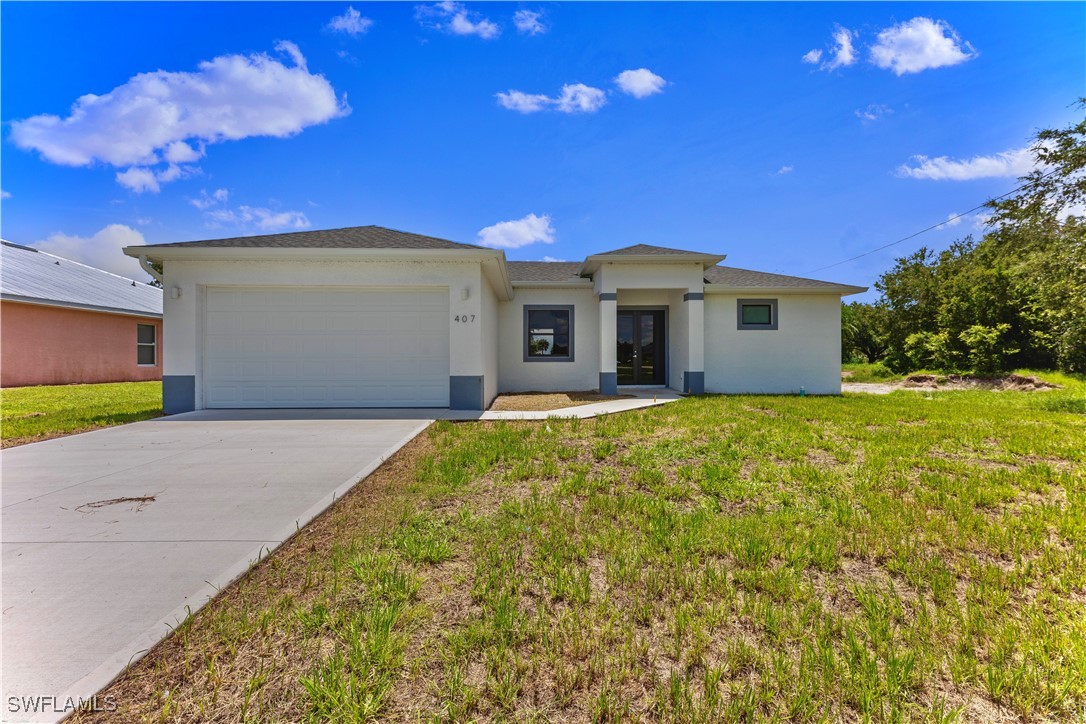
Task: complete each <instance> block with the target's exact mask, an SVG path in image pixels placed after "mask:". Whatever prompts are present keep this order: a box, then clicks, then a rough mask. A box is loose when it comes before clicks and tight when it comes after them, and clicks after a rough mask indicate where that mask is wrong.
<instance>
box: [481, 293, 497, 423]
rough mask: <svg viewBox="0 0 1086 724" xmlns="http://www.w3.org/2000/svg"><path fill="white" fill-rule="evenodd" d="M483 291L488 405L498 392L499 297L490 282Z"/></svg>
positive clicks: (484, 368) (484, 378)
mask: <svg viewBox="0 0 1086 724" xmlns="http://www.w3.org/2000/svg"><path fill="white" fill-rule="evenodd" d="M484 281H485V280H484ZM482 291H483V319H482V327H481V331H482V335H483V400H484V403H483V404H484V407H486V406H489V405H490V403H491V401H492V400H493V399H494V398H495V397H496V396H497V394H498V297H497V295H496V294H495V293H494V290H493V289H491V288H490V285H489V284H485V283H484V284H483V285H482Z"/></svg>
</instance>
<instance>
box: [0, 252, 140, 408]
mask: <svg viewBox="0 0 1086 724" xmlns="http://www.w3.org/2000/svg"><path fill="white" fill-rule="evenodd" d="M161 344H162V290H161V289H158V288H157V287H152V286H150V285H148V284H144V283H142V282H137V281H133V280H132V279H125V278H124V277H120V276H117V275H116V274H111V273H109V272H107V271H102V270H101V269H95V268H94V267H90V266H87V265H85V264H80V263H79V262H76V261H71V260H70V259H64V258H62V257H59V256H54V255H52V254H47V253H46V252H44V251H38V250H37V249H31V248H30V247H27V246H20V245H18V244H12V243H11V242H7V241H5V242H3V245H2V246H0V386H3V387H22V386H25V385H67V384H74V383H87V382H129V381H142V380H158V379H161V378H162V364H161V354H160V347H161Z"/></svg>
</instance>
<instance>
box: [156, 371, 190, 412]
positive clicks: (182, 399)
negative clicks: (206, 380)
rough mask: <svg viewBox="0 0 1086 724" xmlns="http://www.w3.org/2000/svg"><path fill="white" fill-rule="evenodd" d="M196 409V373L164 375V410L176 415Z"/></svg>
mask: <svg viewBox="0 0 1086 724" xmlns="http://www.w3.org/2000/svg"><path fill="white" fill-rule="evenodd" d="M195 409H196V375H162V412H164V413H165V414H167V415H176V414H178V413H180V412H192V411H193V410H195Z"/></svg>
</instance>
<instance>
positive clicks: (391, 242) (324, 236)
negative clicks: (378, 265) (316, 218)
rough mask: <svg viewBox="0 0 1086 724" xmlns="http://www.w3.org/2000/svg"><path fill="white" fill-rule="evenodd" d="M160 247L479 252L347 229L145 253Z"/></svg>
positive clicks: (378, 230) (429, 239)
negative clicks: (452, 250)
mask: <svg viewBox="0 0 1086 724" xmlns="http://www.w3.org/2000/svg"><path fill="white" fill-rule="evenodd" d="M164 247H205V248H206V247H223V248H234V249H483V248H484V247H481V246H474V245H472V244H461V243H459V242H456V241H449V240H448V239H439V238H437V237H435V236H423V235H421V234H412V233H409V232H406V231H397V230H395V229H386V228H384V227H383V226H349V227H347V228H344V229H321V230H317V231H292V232H290V233H286V234H265V235H264V236H239V237H233V238H230V239H206V240H204V241H180V242H175V243H173V244H148V245H147V248H148V249H160V248H164Z"/></svg>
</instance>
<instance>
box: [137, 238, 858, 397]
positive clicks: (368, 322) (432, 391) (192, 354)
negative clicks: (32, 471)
mask: <svg viewBox="0 0 1086 724" xmlns="http://www.w3.org/2000/svg"><path fill="white" fill-rule="evenodd" d="M125 253H126V254H128V255H129V256H133V257H138V258H140V260H141V263H142V264H143V265H144V268H148V263H149V262H150V261H153V262H160V263H162V265H163V268H164V272H163V284H164V285H165V290H166V294H165V302H166V306H165V325H166V345H165V349H164V350H163V352H164V354H163V361H164V364H165V367H164V372H165V374H164V376H163V397H164V407H165V410H166V412H167V413H174V412H182V411H186V410H193V409H202V408H213V407H223V408H235V407H272V408H274V407H452V408H456V409H469V410H479V409H484V408H486V407H487V406H488V405H489V404H490V402H491V400H493V398H494V396H495V395H497V394H498V393H499V392H517V391H528V390H539V391H560V390H588V389H599V390H600V391H601V392H604V393H608V394H611V393H615V392H616V390H620V389H621V388H622V387H623V386H624V385H636V386H648V385H661V386H667V387H671V388H674V389H676V390H679V391H683V392H690V393H700V392H756V393H760V392H764V393H798V392H800V391H801V390H805V391H806V392H808V393H811V394H837V393H839V392H840V391H841V375H840V373H841V357H840V314H841V297H842V296H843V295H847V294H856V293H859V292H862V291H864V288H863V287H854V286H848V285H844V284H833V283H830V282H821V281H813V280H810V279H800V278H797V277H789V276H781V275H777V274H764V273H761V272H753V271H744V270H742V269H732V268H729V267H723V266H718V264H719V263H720V262H721V261H722V260H723V259H724V257H723V256H722V255H717V254H703V253H700V252H693V251H682V250H679V249H664V248H661V247H656V246H645V245H638V246H631V247H628V248H625V249H617V250H615V251H609V252H605V253H602V254H594V255H592V256H589V257H588V258H587V259H585V260H584V262H512V261H506V259H505V254H504V252H501V251H495V250H493V249H485V248H482V247H478V246H471V245H468V244H458V243H456V242H452V241H446V240H445V239H436V238H433V237H428V236H419V235H417V234H409V233H404V232H400V231H393V230H390V229H384V228H381V227H377V226H363V227H354V228H347V229H335V230H329V231H306V232H298V233H289V234H273V235H270V236H251V237H244V238H239V239H218V240H211V241H193V242H187V243H178V244H157V245H149V246H136V247H128V248H126V249H125Z"/></svg>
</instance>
